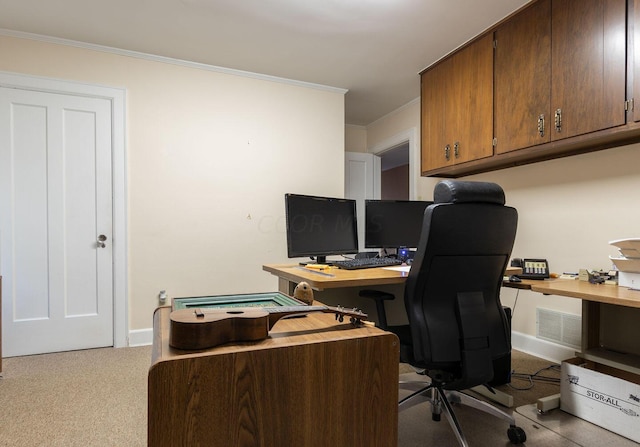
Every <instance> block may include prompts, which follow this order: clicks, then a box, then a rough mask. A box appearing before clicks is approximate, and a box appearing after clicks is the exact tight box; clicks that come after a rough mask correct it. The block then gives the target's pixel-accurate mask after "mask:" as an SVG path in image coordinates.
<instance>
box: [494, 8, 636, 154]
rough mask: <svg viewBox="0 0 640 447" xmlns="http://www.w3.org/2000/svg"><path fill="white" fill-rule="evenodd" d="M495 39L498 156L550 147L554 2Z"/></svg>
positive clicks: (512, 21) (515, 20)
mask: <svg viewBox="0 0 640 447" xmlns="http://www.w3.org/2000/svg"><path fill="white" fill-rule="evenodd" d="M638 1H640V0H638ZM495 40H496V48H495V68H494V82H495V84H494V88H495V96H494V98H495V103H494V119H495V137H496V140H497V144H496V153H505V152H509V151H513V150H516V149H521V148H525V147H530V146H534V145H536V144H541V143H547V142H549V141H550V139H549V135H550V132H551V130H553V116H552V115H551V114H550V112H551V0H542V1H539V2H536V3H534V4H533V5H532V6H530V7H529V8H527V9H525V10H523V11H522V12H520V13H519V14H518V15H516V16H514V17H513V18H512V19H510V20H509V21H508V22H506V23H504V24H502V25H501V26H500V27H499V28H498V29H496V31H495Z"/></svg>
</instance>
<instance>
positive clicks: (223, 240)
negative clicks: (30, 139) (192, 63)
mask: <svg viewBox="0 0 640 447" xmlns="http://www.w3.org/2000/svg"><path fill="white" fill-rule="evenodd" d="M0 70H2V71H6V72H15V73H23V74H29V75H35V76H43V77H51V78H56V79H64V80H71V81H73V80H75V81H79V82H82V83H92V84H100V85H105V86H113V87H119V88H124V89H126V96H127V110H126V137H127V141H126V152H127V159H128V161H127V174H128V186H127V201H128V222H127V230H128V240H129V257H128V275H129V278H128V279H129V286H128V298H129V329H130V330H145V329H149V328H151V324H152V314H153V310H154V308H155V307H156V306H157V305H158V300H157V295H158V292H159V291H160V290H161V289H166V290H167V293H168V294H169V296H196V295H208V294H224V293H245V292H260V291H274V290H277V280H276V278H275V277H273V276H271V275H269V274H267V273H265V272H263V271H262V267H261V266H262V264H265V263H276V262H286V261H287V256H286V240H285V234H284V194H285V193H286V192H297V193H306V194H318V195H326V196H342V195H343V194H344V144H345V136H344V94H343V92H342V91H338V89H323V88H310V87H305V86H299V85H292V84H287V83H283V82H273V81H268V80H261V79H255V78H250V77H245V76H238V75H233V74H226V73H220V72H215V71H210V70H204V69H198V68H194V67H186V66H182V65H175V64H170V63H163V62H158V61H153V60H148V59H144V58H139V57H130V56H126V55H118V54H113V53H110V52H103V51H95V50H92V49H84V48H78V47H73V46H65V45H59V44H53V43H47V42H41V41H36V40H29V39H22V38H14V37H6V36H0ZM149 341H150V339H149Z"/></svg>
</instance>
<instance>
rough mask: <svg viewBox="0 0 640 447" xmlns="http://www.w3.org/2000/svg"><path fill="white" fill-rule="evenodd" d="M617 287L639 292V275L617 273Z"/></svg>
mask: <svg viewBox="0 0 640 447" xmlns="http://www.w3.org/2000/svg"><path fill="white" fill-rule="evenodd" d="M618 285H619V286H620V287H628V288H630V289H636V290H640V273H628V272H618Z"/></svg>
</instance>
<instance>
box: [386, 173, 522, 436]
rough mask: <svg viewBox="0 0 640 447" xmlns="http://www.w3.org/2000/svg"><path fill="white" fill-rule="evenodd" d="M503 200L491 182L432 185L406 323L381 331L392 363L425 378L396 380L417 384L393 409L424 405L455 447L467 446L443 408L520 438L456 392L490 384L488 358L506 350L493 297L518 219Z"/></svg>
mask: <svg viewBox="0 0 640 447" xmlns="http://www.w3.org/2000/svg"><path fill="white" fill-rule="evenodd" d="M504 203H505V196H504V192H503V190H502V188H501V187H500V186H498V185H496V184H495V183H484V182H466V181H465V182H462V181H452V180H444V181H441V182H439V183H438V184H436V186H435V190H434V204H433V205H430V206H429V207H428V208H427V209H426V210H425V214H424V221H423V224H422V234H421V236H420V243H419V245H418V247H417V252H416V254H415V257H414V260H413V264H412V266H411V271H410V273H409V276H408V277H407V282H406V286H405V295H404V299H405V308H406V311H407V317H408V320H409V325H406V326H390V327H388V330H390V331H392V332H395V333H396V334H397V335H398V337H399V338H400V344H401V347H400V360H401V361H402V362H405V363H409V364H410V365H412V366H413V367H414V368H416V369H417V370H418V371H419V372H420V373H421V374H425V375H428V376H429V377H430V378H431V381H430V383H428V382H411V383H409V382H407V383H401V387H402V388H409V389H414V390H415V388H416V383H419V384H422V385H424V386H423V387H421V388H420V389H418V390H417V391H415V392H413V393H411V394H410V395H409V396H408V397H406V398H404V399H402V400H401V401H400V403H399V410H400V411H402V410H404V409H407V408H410V407H412V406H414V405H416V404H418V403H421V402H425V401H428V402H430V403H431V408H432V419H433V420H436V421H438V420H440V415H441V412H442V411H443V410H444V412H445V416H446V417H447V419H448V420H449V423H450V424H451V427H452V428H453V430H454V432H455V434H456V437H457V439H458V441H459V443H460V445H462V446H467V445H468V444H467V441H466V439H465V437H464V434H463V433H462V430H461V427H460V425H459V423H458V420H457V418H456V416H455V414H454V412H453V409H452V407H451V403H460V404H465V405H469V406H472V407H475V408H477V409H479V410H482V411H485V412H487V413H490V414H492V415H494V416H497V417H499V418H501V419H504V420H505V421H507V422H508V423H509V428H508V430H507V436H508V437H509V440H510V441H511V442H512V443H513V444H520V443H523V442H524V441H525V440H526V434H525V432H524V430H522V429H521V428H520V427H517V426H516V425H515V420H514V418H513V417H512V416H511V415H509V414H508V413H506V412H504V411H502V410H500V409H498V408H496V407H494V406H493V405H491V404H489V403H487V402H485V401H482V400H479V399H476V398H475V397H472V396H470V395H468V394H464V393H462V392H460V391H461V390H466V389H469V388H472V387H475V386H478V385H483V384H484V385H486V384H487V383H488V382H489V381H491V379H492V377H493V361H494V360H495V359H498V358H502V357H504V356H505V355H507V354H508V353H509V352H510V350H511V346H510V337H509V330H510V329H509V325H508V322H507V319H506V316H505V313H504V310H503V308H502V305H501V304H500V298H499V293H500V285H501V283H502V278H503V274H504V271H505V268H506V267H507V262H508V260H509V257H510V255H511V249H512V247H513V242H514V239H515V235H516V227H517V221H518V214H517V211H516V210H515V209H514V208H511V207H507V206H505V205H504ZM487 386H488V385H487Z"/></svg>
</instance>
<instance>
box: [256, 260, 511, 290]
mask: <svg viewBox="0 0 640 447" xmlns="http://www.w3.org/2000/svg"><path fill="white" fill-rule="evenodd" d="M262 269H263V270H264V271H267V272H269V273H271V274H273V275H275V276H277V277H279V278H281V279H285V280H287V281H291V282H294V283H298V282H301V281H306V282H307V283H309V285H310V286H311V288H312V289H315V290H325V289H332V288H333V289H335V288H342V287H367V286H376V285H382V284H403V283H404V282H405V281H406V280H407V276H409V273H408V272H403V271H398V270H391V269H387V268H384V267H375V268H368V269H358V270H345V269H340V268H331V269H328V270H322V271H316V270H312V269H307V268H305V267H302V266H300V265H297V264H266V265H263V266H262ZM520 271H521V269H519V268H511V267H509V268H507V272H506V274H507V275H510V274H513V273H519V272H520Z"/></svg>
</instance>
